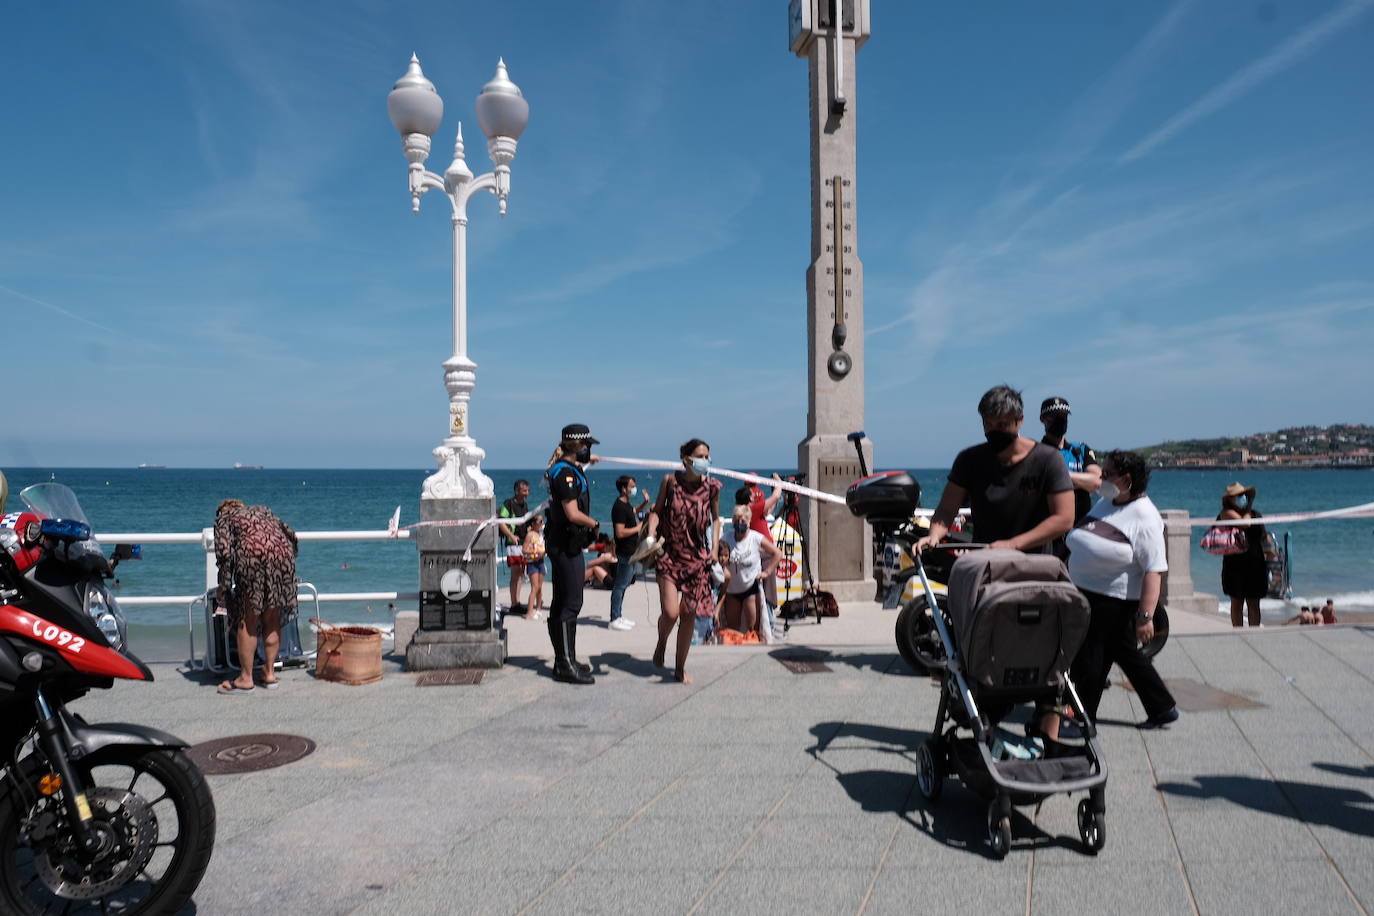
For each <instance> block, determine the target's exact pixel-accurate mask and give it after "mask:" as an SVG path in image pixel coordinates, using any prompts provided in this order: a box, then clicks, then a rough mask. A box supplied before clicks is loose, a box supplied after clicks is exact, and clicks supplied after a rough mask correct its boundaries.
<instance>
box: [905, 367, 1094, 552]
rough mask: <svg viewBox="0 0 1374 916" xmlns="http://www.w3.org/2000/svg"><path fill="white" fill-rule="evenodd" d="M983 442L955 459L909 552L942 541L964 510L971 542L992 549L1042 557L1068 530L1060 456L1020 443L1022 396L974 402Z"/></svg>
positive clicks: (1069, 498)
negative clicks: (925, 529)
mask: <svg viewBox="0 0 1374 916" xmlns="http://www.w3.org/2000/svg"><path fill="white" fill-rule="evenodd" d="M978 414H979V416H981V417H982V418H983V436H984V437H985V438H986V439H987V441H986V442H980V443H978V444H977V445H973V446H970V447H968V448H966V449H964V450H963V451H962V452H960V453H959V455H958V457H956V458H955V459H954V467H953V468H951V469H950V472H949V482H948V483H947V484H946V485H945V491H944V493H943V494H942V495H941V496H940V504H939V506H937V507H936V509H935V513H934V515H932V516H931V519H930V533H929V534H927V535H926V536H925V537H923V538H921V539H920V540H919V541H917V542H916V544H915V549H916V550H918V551H924V550H926V549H928V548H930V547H934V546H935V545H937V544H939V543H940V542H941V541H942V540H944V538H945V535H946V534H948V533H949V529H950V526H951V525H952V524H954V520H955V518H957V517H958V515H959V509H960V508H961V507H962V506H963V505H965V503H967V504H968V506H969V509H970V511H971V513H972V517H973V532H974V537H976V538H977V539H978V540H979V541H981V542H983V543H986V544H988V545H989V546H991V547H995V548H996V547H1009V548H1011V549H1014V550H1020V551H1022V552H1023V553H1048V552H1049V549H1050V545H1051V544H1052V543H1053V542H1054V541H1055V539H1057V538H1061V537H1063V536H1064V535H1065V534H1067V533H1068V531H1069V529H1070V528H1072V527H1073V511H1074V505H1073V481H1072V480H1071V479H1070V478H1069V472H1068V469H1067V468H1066V467H1065V465H1064V459H1063V458H1061V457H1060V455H1059V452H1058V451H1056V450H1055V449H1052V448H1050V447H1049V446H1048V445H1045V444H1044V443H1041V442H1037V441H1035V440H1034V439H1029V438H1027V437H1025V436H1023V435H1021V425H1022V423H1024V422H1025V419H1026V418H1025V411H1024V408H1023V405H1022V401H1021V392H1019V391H1016V390H1015V389H1013V388H1009V387H1007V386H1006V385H998V386H997V387H996V388H991V389H989V390H988V392H987V393H986V394H984V395H983V397H982V398H981V399H980V400H979V401H978Z"/></svg>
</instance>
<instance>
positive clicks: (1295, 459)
mask: <svg viewBox="0 0 1374 916" xmlns="http://www.w3.org/2000/svg"><path fill="white" fill-rule="evenodd" d="M1137 451H1138V452H1140V453H1141V454H1142V455H1144V456H1145V457H1146V458H1147V459H1149V461H1150V463H1151V464H1153V465H1156V466H1158V467H1198V466H1202V467H1210V466H1225V467H1232V466H1236V465H1261V464H1268V465H1275V466H1281V467H1312V466H1323V467H1330V466H1354V467H1363V466H1371V465H1374V426H1365V425H1363V424H1358V423H1341V424H1336V425H1334V426H1293V427H1289V428H1288V429H1280V430H1276V431H1274V432H1271V433H1255V434H1254V435H1251V436H1234V437H1224V438H1218V439H1182V440H1179V441H1170V442H1161V443H1160V444H1158V445H1147V446H1144V447H1143V448H1139V449H1137Z"/></svg>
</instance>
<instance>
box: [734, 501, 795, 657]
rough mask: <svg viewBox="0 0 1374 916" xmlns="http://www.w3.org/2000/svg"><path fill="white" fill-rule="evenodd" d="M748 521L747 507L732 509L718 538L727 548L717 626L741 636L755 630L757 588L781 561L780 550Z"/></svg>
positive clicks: (759, 598)
mask: <svg viewBox="0 0 1374 916" xmlns="http://www.w3.org/2000/svg"><path fill="white" fill-rule="evenodd" d="M750 517H751V514H750V511H749V506H748V505H743V506H736V507H735V511H734V515H733V516H732V518H731V525H730V527H729V528H727V529H726V530H725V532H724V533H722V534H721V537H720V540H721V543H722V544H725V545H726V546H727V547H729V548H730V567H729V572H730V578H729V579H728V581H727V582H726V585H725V604H724V606H723V607H722V609H721V614H720V617H721V620H720V625H721V626H722V627H726V628H729V629H732V630H739V631H740V632H741V633H749V632H752V631H756V630H757V629H758V625H759V601H760V600H762V599H761V597H760V591H761V587H762V585H763V583H764V582H765V581H766V580H767V579H768V577H769V576H771V575H773V570H775V569H777V566H778V561H779V560H781V559H782V551H781V550H778V548H777V547H775V546H773V543H772V542H771V541H769V540H768V539H767V538H765V537H764V536H763V535H761V534H759V533H758V532H757V531H754V530H752V529H751V528H750V527H749V521H750Z"/></svg>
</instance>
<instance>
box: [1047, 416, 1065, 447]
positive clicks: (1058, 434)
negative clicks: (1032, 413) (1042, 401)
mask: <svg viewBox="0 0 1374 916" xmlns="http://www.w3.org/2000/svg"><path fill="white" fill-rule="evenodd" d="M1068 431H1069V418H1068V417H1054V418H1053V419H1051V420H1046V421H1045V437H1046V438H1048V439H1053V440H1054V441H1055V442H1058V441H1059V440H1060V439H1062V438H1064V434H1065V433H1067V432H1068Z"/></svg>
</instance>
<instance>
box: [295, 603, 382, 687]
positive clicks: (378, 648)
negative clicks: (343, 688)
mask: <svg viewBox="0 0 1374 916" xmlns="http://www.w3.org/2000/svg"><path fill="white" fill-rule="evenodd" d="M310 622H311V623H313V624H315V626H316V627H318V628H319V636H318V637H317V644H316V648H317V650H318V651H317V652H316V653H315V677H317V678H320V679H322V680H326V681H335V682H337V683H340V684H353V685H355V686H356V685H358V684H371V683H372V682H373V681H380V680H381V679H382V631H381V630H378V629H377V628H376V627H336V626H334V624H332V623H329V622H327V621H324V620H321V619H320V618H318V617H312V618H310Z"/></svg>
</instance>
